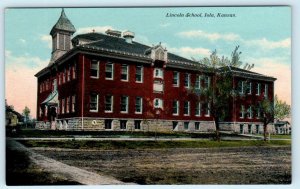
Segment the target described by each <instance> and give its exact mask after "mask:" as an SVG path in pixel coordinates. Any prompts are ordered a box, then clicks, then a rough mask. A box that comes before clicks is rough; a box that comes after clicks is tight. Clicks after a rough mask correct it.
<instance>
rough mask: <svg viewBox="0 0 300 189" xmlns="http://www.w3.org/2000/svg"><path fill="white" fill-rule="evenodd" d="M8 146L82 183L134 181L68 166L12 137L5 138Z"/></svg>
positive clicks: (111, 183) (41, 164) (35, 161)
mask: <svg viewBox="0 0 300 189" xmlns="http://www.w3.org/2000/svg"><path fill="white" fill-rule="evenodd" d="M6 142H7V143H8V147H9V148H11V149H14V150H18V151H25V152H27V154H29V158H30V159H31V160H32V161H33V163H35V164H36V165H38V166H40V167H41V168H44V169H46V170H47V171H48V172H49V173H52V174H56V175H62V176H63V177H65V178H67V179H70V180H73V181H76V182H78V183H81V184H84V185H124V184H134V183H124V182H121V181H119V180H116V179H115V178H112V177H108V176H103V175H99V174H97V173H94V172H89V171H86V170H83V169H80V168H77V167H74V166H69V165H66V164H64V163H61V162H59V161H56V160H54V159H51V158H48V157H45V156H43V155H40V154H37V153H35V152H33V151H32V150H30V149H28V148H26V147H25V146H24V145H22V144H20V143H19V142H17V141H15V140H13V139H7V140H6Z"/></svg>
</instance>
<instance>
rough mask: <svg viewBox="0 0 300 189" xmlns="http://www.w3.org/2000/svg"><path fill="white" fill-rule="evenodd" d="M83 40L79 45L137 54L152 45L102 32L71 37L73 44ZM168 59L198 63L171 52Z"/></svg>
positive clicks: (142, 54)
mask: <svg viewBox="0 0 300 189" xmlns="http://www.w3.org/2000/svg"><path fill="white" fill-rule="evenodd" d="M80 40H83V41H85V43H84V44H80V42H79V44H78V45H79V46H83V47H84V46H86V47H89V48H95V49H97V48H99V49H108V50H114V51H118V52H126V53H129V54H135V55H138V56H146V54H145V52H147V50H149V49H151V48H152V47H150V46H147V45H144V44H141V43H138V42H135V41H132V43H127V42H126V41H125V39H124V38H121V37H115V36H110V35H105V34H102V33H86V34H80V35H77V36H76V37H74V38H73V39H72V41H73V44H75V45H76V41H80ZM168 61H169V62H175V61H176V62H187V63H191V64H199V63H197V62H194V61H192V60H189V59H187V58H183V57H180V56H178V55H175V54H172V53H169V52H168Z"/></svg>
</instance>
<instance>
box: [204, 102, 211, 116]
mask: <svg viewBox="0 0 300 189" xmlns="http://www.w3.org/2000/svg"><path fill="white" fill-rule="evenodd" d="M204 107H205V115H204V116H205V117H209V116H210V103H206V104H205V106H204Z"/></svg>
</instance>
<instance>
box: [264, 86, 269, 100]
mask: <svg viewBox="0 0 300 189" xmlns="http://www.w3.org/2000/svg"><path fill="white" fill-rule="evenodd" d="M268 87H269V86H268V84H265V95H264V96H265V98H268Z"/></svg>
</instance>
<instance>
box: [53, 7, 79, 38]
mask: <svg viewBox="0 0 300 189" xmlns="http://www.w3.org/2000/svg"><path fill="white" fill-rule="evenodd" d="M55 30H63V31H68V32H71V33H74V32H75V31H76V29H75V27H74V26H73V24H72V23H71V21H70V20H69V19H68V18H67V16H66V14H65V11H64V9H62V11H61V15H60V17H59V19H58V21H57V22H56V24H55V25H54V26H53V27H52V29H51V32H50V34H51V35H52V34H53V33H54V32H55Z"/></svg>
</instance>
